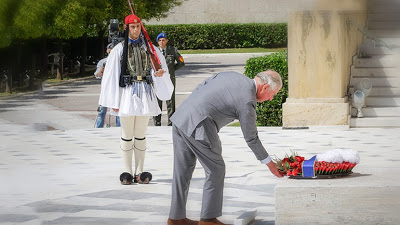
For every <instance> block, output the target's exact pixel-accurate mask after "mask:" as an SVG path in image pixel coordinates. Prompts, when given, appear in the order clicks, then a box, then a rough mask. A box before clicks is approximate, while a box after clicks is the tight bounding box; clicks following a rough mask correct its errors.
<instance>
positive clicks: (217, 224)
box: [199, 218, 229, 225]
mask: <svg viewBox="0 0 400 225" xmlns="http://www.w3.org/2000/svg"><path fill="white" fill-rule="evenodd" d="M199 225H229V224H226V223H223V222H221V221H219V220H217V219H216V218H214V219H210V220H207V221H203V220H200V221H199Z"/></svg>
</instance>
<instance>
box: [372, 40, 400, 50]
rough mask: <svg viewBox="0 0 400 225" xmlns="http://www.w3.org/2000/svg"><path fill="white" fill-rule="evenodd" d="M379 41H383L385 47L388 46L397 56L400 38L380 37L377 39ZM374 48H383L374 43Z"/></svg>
mask: <svg viewBox="0 0 400 225" xmlns="http://www.w3.org/2000/svg"><path fill="white" fill-rule="evenodd" d="M379 39H380V40H381V41H383V42H384V43H385V44H386V46H389V48H390V49H391V50H392V51H394V52H395V53H397V54H399V53H400V38H398V37H397V38H396V37H382V38H379ZM375 46H376V47H379V46H385V45H384V44H382V43H381V42H376V45H375Z"/></svg>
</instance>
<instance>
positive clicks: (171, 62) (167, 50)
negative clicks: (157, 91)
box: [154, 33, 185, 126]
mask: <svg viewBox="0 0 400 225" xmlns="http://www.w3.org/2000/svg"><path fill="white" fill-rule="evenodd" d="M163 39H164V40H163ZM160 40H163V41H165V43H164V46H161V45H162V44H161V43H160V42H159V41H160ZM157 42H158V43H159V46H158V49H160V51H161V52H162V54H163V55H164V57H165V60H166V62H167V65H168V71H169V74H170V78H171V81H172V84H173V85H174V87H175V85H176V82H175V70H179V69H180V68H182V67H183V66H184V65H185V62H184V60H183V57H182V56H181V54H179V52H178V49H177V48H175V47H174V46H171V45H166V44H167V43H168V39H167V35H166V34H165V33H160V34H159V35H158V36H157ZM163 47H164V48H163ZM166 103H167V109H168V126H171V125H172V122H171V120H170V118H171V116H172V115H173V114H174V112H175V90H174V92H173V93H172V96H171V100H167V101H166ZM158 105H159V106H160V109H161V110H162V101H160V100H159V101H158ZM154 125H155V126H161V114H160V115H158V116H156V117H154Z"/></svg>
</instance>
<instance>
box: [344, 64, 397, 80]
mask: <svg viewBox="0 0 400 225" xmlns="http://www.w3.org/2000/svg"><path fill="white" fill-rule="evenodd" d="M351 75H352V76H353V77H400V71H399V70H398V69H397V68H356V67H354V66H351Z"/></svg>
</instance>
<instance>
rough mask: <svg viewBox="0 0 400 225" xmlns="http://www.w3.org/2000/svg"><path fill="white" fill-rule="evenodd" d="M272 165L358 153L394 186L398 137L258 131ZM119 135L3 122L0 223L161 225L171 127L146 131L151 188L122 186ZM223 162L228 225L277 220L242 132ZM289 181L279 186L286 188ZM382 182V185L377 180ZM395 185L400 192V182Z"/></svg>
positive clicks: (225, 133) (225, 136)
mask: <svg viewBox="0 0 400 225" xmlns="http://www.w3.org/2000/svg"><path fill="white" fill-rule="evenodd" d="M258 130H259V137H260V139H261V140H262V143H263V144H264V146H265V147H266V148H267V150H268V152H269V153H270V154H271V156H272V157H273V158H275V157H280V158H283V157H284V156H285V154H286V153H288V154H290V153H291V151H296V152H297V153H298V154H300V155H302V156H305V157H306V158H310V157H311V156H313V155H314V154H316V153H319V152H324V151H326V150H330V149H334V148H351V149H354V150H357V151H359V153H360V157H361V162H360V164H359V165H357V166H356V167H355V169H354V172H361V173H362V172H363V171H367V170H368V169H370V168H390V170H392V171H393V172H394V173H393V180H399V179H398V178H399V175H398V174H399V173H398V172H400V163H399V162H400V145H399V144H398V140H399V139H400V129H383V128H379V129H378V128H370V129H369V128H362V129H349V128H347V127H341V126H335V127H311V128H310V129H302V130H285V129H282V128H281V127H259V129H258ZM119 136H120V130H119V128H106V129H94V128H90V129H71V130H50V131H34V130H32V129H28V128H27V126H24V125H18V124H14V123H10V122H7V121H5V120H1V119H0V159H1V160H0V202H1V203H0V224H1V225H9V224H18V225H28V224H29V225H35V224H46V225H47V224H49V225H50V224H51V225H61V224H62V225H72V224H84V225H99V224H104V225H114V224H166V220H167V218H168V212H169V208H170V192H171V190H170V189H171V179H172V164H173V157H172V151H173V149H172V138H171V127H149V128H148V132H147V143H148V149H147V154H146V162H145V170H147V171H150V172H151V173H152V174H153V181H152V182H151V183H150V184H148V185H137V184H136V185H128V186H123V185H121V184H120V182H119V174H120V173H121V170H122V169H123V164H122V158H121V155H120V150H119ZM220 138H221V142H222V145H223V155H224V159H225V163H226V179H225V189H224V206H223V216H222V217H220V220H221V221H223V222H226V223H233V221H234V219H235V218H237V217H238V216H240V215H241V214H242V213H244V212H246V211H249V210H252V209H257V211H258V215H257V217H256V221H255V222H254V223H253V225H257V224H258V225H260V224H264V225H271V224H275V222H274V187H275V184H276V183H277V182H278V178H274V177H273V176H272V174H270V172H269V171H268V168H267V167H266V166H265V165H262V164H260V162H259V161H257V160H256V158H255V156H254V155H253V153H252V152H251V150H250V149H249V148H248V147H247V144H246V142H245V141H244V139H243V135H242V133H241V129H240V128H239V127H225V128H223V129H222V130H221V131H220ZM285 179H286V180H288V178H287V177H285V178H282V179H281V180H279V182H285ZM203 181H204V172H203V169H202V167H201V165H200V164H199V163H198V164H197V167H196V169H195V172H194V174H193V179H192V182H191V186H190V192H189V199H188V205H187V214H188V217H189V218H192V219H199V214H200V208H201V197H202V186H203ZM382 182H385V181H382ZM393 182H397V183H396V184H397V187H398V186H399V185H398V184H399V181H393Z"/></svg>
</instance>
